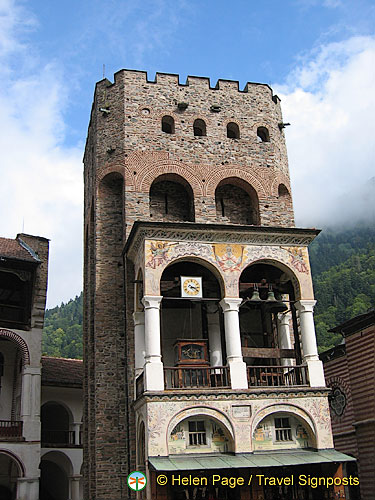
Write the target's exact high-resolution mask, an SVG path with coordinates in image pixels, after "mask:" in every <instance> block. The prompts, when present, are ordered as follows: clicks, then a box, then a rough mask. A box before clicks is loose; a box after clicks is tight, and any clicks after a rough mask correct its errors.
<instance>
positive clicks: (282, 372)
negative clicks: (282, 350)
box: [247, 365, 309, 389]
mask: <svg viewBox="0 0 375 500" xmlns="http://www.w3.org/2000/svg"><path fill="white" fill-rule="evenodd" d="M247 380H248V382H249V389H250V388H252V387H299V386H308V385H309V375H308V370H307V366H306V365H297V366H281V365H277V366H248V367H247Z"/></svg>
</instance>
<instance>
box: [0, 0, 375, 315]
mask: <svg viewBox="0 0 375 500" xmlns="http://www.w3.org/2000/svg"><path fill="white" fill-rule="evenodd" d="M374 26H375V4H374V2H373V0H355V1H353V0H268V1H266V2H259V1H256V0H250V1H249V0H238V1H237V2H228V1H227V0H203V1H202V0H104V1H103V0H74V1H73V0H64V1H60V2H53V1H46V0H33V1H31V0H30V1H28V0H23V1H21V0H0V68H1V74H2V78H1V85H0V127H1V134H0V146H1V156H0V169H1V178H0V179H1V181H0V211H1V217H0V235H1V236H5V237H11V238H14V237H15V236H16V234H17V233H18V232H21V231H25V232H27V233H30V234H37V235H41V236H45V237H47V238H50V239H51V254H50V278H49V295H48V306H49V307H53V306H55V305H56V304H59V303H61V301H65V302H66V301H67V300H69V299H70V298H72V297H74V296H75V295H76V294H79V293H80V291H81V289H82V211H83V203H82V201H83V191H82V190H83V182H82V155H83V149H84V143H85V138H86V131H87V125H88V119H89V114H90V108H91V102H92V96H93V90H94V85H95V82H96V81H98V80H100V79H101V78H102V76H103V65H105V75H106V77H107V78H109V79H110V80H112V79H113V73H114V72H116V71H118V70H119V69H121V68H129V69H141V70H145V71H147V72H148V76H149V78H150V79H153V78H154V75H155V72H156V71H160V72H171V73H179V74H180V77H181V80H182V81H184V80H185V78H186V76H187V75H188V74H190V75H199V76H208V77H210V78H211V81H212V84H214V83H215V82H216V80H217V79H218V78H226V79H235V80H239V81H240V85H241V87H243V86H244V85H245V83H246V81H257V82H264V83H268V84H270V85H271V86H272V87H273V88H274V89H275V91H276V93H277V94H278V95H279V96H280V97H281V99H282V107H283V113H284V121H286V122H290V123H291V124H292V125H291V126H290V127H288V128H287V129H286V136H287V145H288V151H289V161H290V170H291V177H292V187H293V196H294V204H295V212H296V218H297V223H298V225H299V226H308V227H311V226H319V225H323V226H324V225H326V224H328V223H329V222H331V221H332V220H340V221H341V222H342V221H343V220H346V219H347V218H348V217H353V214H357V213H366V214H368V213H370V214H371V213H372V215H373V216H374V215H375V208H374V198H373V197H371V189H370V187H369V186H371V184H369V180H370V179H371V178H373V177H374V176H375V168H374V158H375V152H374V135H375V127H374V116H375V34H374V31H375V30H374Z"/></svg>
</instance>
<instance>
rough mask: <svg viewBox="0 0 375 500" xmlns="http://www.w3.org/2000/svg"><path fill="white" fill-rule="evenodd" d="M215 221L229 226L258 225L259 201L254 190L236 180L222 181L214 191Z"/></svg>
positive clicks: (245, 183) (240, 180) (243, 182)
mask: <svg viewBox="0 0 375 500" xmlns="http://www.w3.org/2000/svg"><path fill="white" fill-rule="evenodd" d="M215 203H216V219H217V220H218V221H220V222H229V223H231V224H242V225H258V224H259V201H258V195H257V193H256V191H255V189H254V188H253V187H252V186H250V184H248V183H247V182H245V181H243V180H242V179H238V178H234V177H233V178H228V179H224V180H222V181H221V182H220V183H219V185H218V186H217V188H216V190H215Z"/></svg>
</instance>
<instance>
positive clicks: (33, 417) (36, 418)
mask: <svg viewBox="0 0 375 500" xmlns="http://www.w3.org/2000/svg"><path fill="white" fill-rule="evenodd" d="M40 373H41V368H40V367H30V366H28V365H26V366H25V367H24V368H23V373H22V388H21V420H22V422H23V437H24V438H25V439H26V441H39V440H40V382H41V377H40Z"/></svg>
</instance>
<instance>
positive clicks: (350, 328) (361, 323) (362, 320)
mask: <svg viewBox="0 0 375 500" xmlns="http://www.w3.org/2000/svg"><path fill="white" fill-rule="evenodd" d="M374 323H375V309H374V308H372V309H370V310H369V311H367V312H366V313H364V314H359V315H358V316H355V317H354V318H351V319H349V320H347V321H344V323H341V324H340V325H337V326H335V327H334V328H331V329H330V330H328V331H329V332H332V333H341V335H342V336H343V337H345V336H346V335H350V334H352V333H356V332H358V331H359V330H362V329H363V328H366V327H368V326H370V325H372V324H374Z"/></svg>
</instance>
